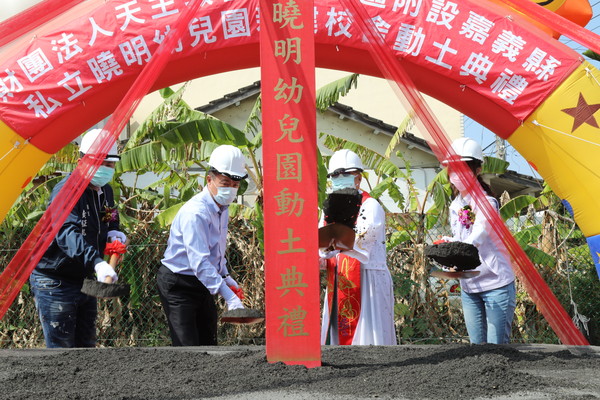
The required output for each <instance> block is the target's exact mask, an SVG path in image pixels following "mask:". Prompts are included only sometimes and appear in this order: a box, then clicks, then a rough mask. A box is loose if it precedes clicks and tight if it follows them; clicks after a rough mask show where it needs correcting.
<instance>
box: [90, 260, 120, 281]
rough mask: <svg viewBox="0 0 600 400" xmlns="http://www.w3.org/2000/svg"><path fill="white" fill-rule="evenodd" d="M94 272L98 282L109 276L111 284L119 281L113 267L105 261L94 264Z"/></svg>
mask: <svg viewBox="0 0 600 400" xmlns="http://www.w3.org/2000/svg"><path fill="white" fill-rule="evenodd" d="M94 270H95V271H96V277H97V279H98V282H104V280H105V279H106V277H107V276H110V277H111V278H112V280H113V282H116V281H117V280H118V279H119V277H118V276H117V273H116V272H115V270H114V269H113V267H111V266H110V264H109V263H107V262H106V261H102V262H99V263H98V264H96V265H95V266H94Z"/></svg>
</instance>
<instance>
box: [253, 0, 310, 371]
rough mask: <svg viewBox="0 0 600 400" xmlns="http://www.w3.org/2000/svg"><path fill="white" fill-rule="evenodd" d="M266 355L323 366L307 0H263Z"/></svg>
mask: <svg viewBox="0 0 600 400" xmlns="http://www.w3.org/2000/svg"><path fill="white" fill-rule="evenodd" d="M260 10H261V31H260V59H261V85H262V86H261V88H262V95H261V96H262V110H263V112H262V123H263V163H264V164H263V165H264V174H263V176H264V218H265V282H266V323H267V331H266V335H267V359H268V361H270V362H277V361H283V362H285V363H288V364H303V365H305V366H307V367H314V366H319V365H321V346H320V328H319V325H320V323H319V321H320V307H319V267H318V255H317V254H318V252H317V247H318V243H317V225H318V220H317V218H318V217H317V189H318V185H317V166H316V165H317V163H316V161H317V155H316V146H317V140H316V109H315V57H314V32H313V26H314V25H313V15H314V11H313V2H312V1H306V0H297V1H295V0H275V1H273V0H261V2H260Z"/></svg>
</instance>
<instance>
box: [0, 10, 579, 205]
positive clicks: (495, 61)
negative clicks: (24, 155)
mask: <svg viewBox="0 0 600 400" xmlns="http://www.w3.org/2000/svg"><path fill="white" fill-rule="evenodd" d="M261 4H262V3H261ZM264 4H265V5H271V7H270V8H273V6H274V4H278V3H270V2H265V3H264ZM279 4H281V8H282V9H281V10H279V11H273V10H268V15H270V16H271V20H269V26H270V25H272V24H277V23H279V24H280V25H282V24H285V26H284V27H283V28H281V29H282V30H284V31H286V32H287V33H289V35H288V36H286V37H283V36H282V39H281V41H280V42H277V43H271V44H270V46H271V47H270V49H271V50H270V51H272V56H273V57H275V58H276V59H277V60H278V61H279V62H280V64H281V65H285V66H304V65H306V64H307V62H308V61H309V60H308V59H307V58H306V54H305V52H304V48H305V46H308V44H307V43H304V42H306V40H303V39H302V37H303V36H297V35H296V33H298V32H302V35H307V34H308V30H310V29H309V26H310V28H312V29H314V32H315V33H314V34H315V38H316V42H317V49H319V47H320V46H325V47H323V48H322V49H321V51H322V50H323V49H326V50H325V51H326V52H328V54H323V56H324V58H326V61H327V62H328V63H329V64H330V66H336V65H337V67H339V68H344V69H353V68H357V67H358V66H361V65H362V66H364V63H368V62H369V61H368V60H352V62H351V63H349V64H348V65H339V63H338V64H335V59H334V57H335V54H331V50H330V49H332V46H335V48H336V49H337V50H340V53H341V54H343V50H344V48H354V49H364V48H365V46H368V43H367V42H365V41H364V38H363V35H362V33H361V32H360V29H359V28H358V27H357V24H356V22H355V21H353V20H352V18H350V13H349V12H348V10H346V9H345V8H344V7H343V6H342V5H341V3H340V2H339V1H336V0H318V1H315V2H314V7H313V8H311V9H310V10H309V9H308V7H306V6H305V2H300V1H298V0H296V1H293V2H291V3H289V2H286V1H282V2H281V3H279ZM311 4H313V2H311ZM360 5H361V6H362V7H364V8H365V9H366V11H367V13H368V15H369V16H370V18H371V19H372V20H373V23H374V26H375V27H376V29H377V30H378V32H379V33H381V35H383V38H384V40H385V41H386V43H387V44H388V46H389V47H390V48H391V49H392V50H393V51H394V53H395V55H396V57H397V58H399V59H405V60H406V61H407V62H410V63H411V64H413V65H415V66H417V67H418V69H416V70H414V72H413V73H414V75H415V76H414V79H415V82H420V81H423V80H426V81H436V82H447V84H446V86H443V85H438V86H439V87H437V86H436V88H435V89H436V90H438V92H442V91H444V90H449V89H448V87H449V86H448V85H451V86H452V87H453V88H455V87H456V86H459V85H460V86H461V87H463V88H469V90H472V91H474V92H476V93H478V94H480V95H481V96H482V97H485V98H486V99H488V100H490V101H491V102H492V103H493V104H494V105H495V106H496V107H499V108H502V109H504V110H506V111H507V112H508V113H509V114H510V115H512V116H514V117H515V118H516V119H518V120H523V119H525V118H526V117H527V116H528V115H529V114H530V113H531V112H533V110H534V109H535V108H536V107H537V106H538V105H539V104H540V103H541V102H542V101H543V100H544V99H545V98H546V97H547V96H548V95H549V94H550V93H551V92H552V91H553V90H554V89H555V88H556V86H557V85H558V84H559V83H560V82H561V81H562V80H563V79H564V78H565V77H566V76H568V75H569V73H571V72H572V71H573V69H574V68H575V67H576V66H577V65H579V61H578V55H577V54H576V53H574V52H573V51H571V50H570V49H568V48H566V47H565V46H563V45H562V44H560V43H557V42H556V41H555V40H552V39H551V38H547V39H546V38H544V37H541V36H540V35H539V34H537V33H536V32H534V31H532V30H531V28H528V27H524V26H521V25H520V24H519V23H518V22H517V21H516V18H517V17H515V18H508V17H507V16H506V11H505V10H501V9H499V8H496V6H495V5H492V4H488V3H487V2H485V3H484V2H476V1H469V0H460V1H458V0H454V1H451V0H360ZM185 7H186V1H185V0H110V1H108V0H107V1H106V2H105V3H104V4H103V5H101V6H99V7H96V8H94V9H93V10H92V11H90V12H89V13H88V14H85V15H82V16H80V17H78V18H73V19H72V20H69V22H68V23H66V24H64V25H61V26H56V27H54V28H48V29H46V30H45V31H42V32H41V33H40V34H36V36H35V37H32V40H31V41H30V42H29V43H28V45H27V46H25V47H24V48H23V49H20V50H18V51H13V50H11V51H10V54H9V55H7V56H6V57H0V58H1V60H2V61H1V63H0V119H1V120H2V122H4V123H6V124H7V125H8V126H9V127H10V128H11V129H13V130H14V131H15V132H16V133H17V134H19V135H20V136H22V137H23V138H28V139H30V141H31V143H32V144H34V145H35V146H37V147H38V148H40V149H42V150H43V151H46V152H48V153H50V154H53V153H55V152H56V151H58V150H59V149H61V148H62V147H64V145H66V144H67V143H68V142H70V141H71V139H72V138H71V137H68V138H64V139H63V136H64V135H65V132H69V133H71V132H73V131H74V130H75V131H77V132H76V134H80V133H81V132H82V131H83V130H85V129H87V128H89V127H90V126H91V125H93V124H94V123H96V122H97V121H98V120H100V119H102V118H104V117H106V116H107V115H108V114H110V113H111V112H112V111H113V110H114V107H116V105H117V104H118V102H119V99H120V98H122V95H123V94H124V93H126V92H127V89H128V87H129V85H130V84H131V81H132V80H133V79H134V78H135V77H136V76H137V75H138V74H139V73H140V71H141V69H142V68H143V67H144V66H145V65H146V64H147V63H148V61H149V60H150V59H151V57H152V55H153V53H154V52H155V50H156V48H157V47H158V45H159V44H160V43H161V42H162V41H163V40H164V37H165V34H166V33H167V32H169V31H170V29H171V26H172V24H174V23H175V21H176V19H177V17H178V16H179V14H180V13H181V12H182V10H184V9H185ZM291 9H296V10H302V14H298V15H297V16H296V15H294V14H293V13H292V12H291V11H288V10H291ZM277 13H279V14H281V16H278V15H277ZM265 15H267V14H265ZM284 15H285V18H289V16H288V15H292V16H294V17H295V18H294V20H293V21H292V22H286V21H287V20H285V19H284ZM273 18H275V19H276V20H281V21H280V22H274V21H273ZM65 20H67V18H65ZM297 21H302V22H303V25H301V24H300V23H299V22H297ZM263 22H264V21H263ZM300 26H302V29H298V28H299V27H300ZM260 28H261V18H260V15H259V0H203V1H202V3H201V5H200V10H199V12H198V13H197V15H196V16H195V17H194V18H193V19H192V21H191V22H190V24H189V26H188V27H187V30H186V33H185V35H184V37H182V39H181V41H180V42H179V43H178V45H177V46H176V48H175V49H174V50H173V56H172V61H171V63H170V64H169V65H167V67H166V68H165V72H164V74H163V75H161V77H160V79H159V83H157V86H156V87H155V88H154V89H158V88H160V87H163V86H166V85H169V84H173V83H176V82H181V81H185V80H188V79H192V78H194V77H197V76H199V75H202V74H204V73H206V69H208V70H209V71H211V73H212V72H221V71H223V70H230V69H235V68H237V67H242V66H243V67H247V66H252V62H249V60H253V59H255V56H254V55H253V54H254V53H255V52H256V45H257V43H258V41H259V31H260ZM273 33H274V32H273ZM311 45H313V44H311ZM337 50H336V52H337ZM250 53H252V54H250ZM2 55H4V54H2ZM219 57H220V58H222V59H221V60H220V61H219V60H216V58H219ZM238 63H239V64H238ZM333 64H335V65H333ZM373 70H374V73H376V68H374V69H373ZM292 78H295V79H296V81H293V80H291V79H292ZM300 79H303V78H302V77H299V76H296V77H290V81H289V82H282V84H281V85H282V86H281V93H280V94H279V96H280V97H283V96H287V97H286V98H285V100H288V103H287V105H290V103H293V104H296V103H295V101H296V100H298V99H300V98H302V99H304V97H305V96H306V93H303V92H302V91H301V90H300V88H301V87H302V85H301V84H300V83H299V80H300ZM283 85H285V86H283ZM286 91H287V93H286ZM433 94H434V95H435V94H436V93H433ZM437 94H438V95H440V96H441V97H442V98H443V97H444V96H443V95H444V93H437ZM218 95H219V94H215V96H218ZM436 97H438V96H436ZM288 114H289V113H288ZM280 119H282V118H280ZM296 119H299V118H298V117H297V116H295V115H292V114H289V115H288V117H287V119H285V120H283V119H282V123H283V124H284V125H285V126H286V129H294V124H295V123H296ZM288 132H290V131H288ZM297 132H299V131H297ZM292 133H293V134H297V133H296V131H295V132H292ZM74 136H76V135H74ZM296 139H298V137H296V136H292V140H296ZM292 194H293V193H292Z"/></svg>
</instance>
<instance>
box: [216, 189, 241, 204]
mask: <svg viewBox="0 0 600 400" xmlns="http://www.w3.org/2000/svg"><path fill="white" fill-rule="evenodd" d="M237 191H238V188H234V187H218V186H217V194H215V195H213V199H215V201H216V202H217V203H219V204H220V205H222V206H228V205H230V204H231V203H232V202H233V200H235V197H236V196H237Z"/></svg>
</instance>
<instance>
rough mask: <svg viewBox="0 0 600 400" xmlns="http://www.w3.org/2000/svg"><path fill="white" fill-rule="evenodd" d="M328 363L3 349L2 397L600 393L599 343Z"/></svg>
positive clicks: (388, 351)
mask: <svg viewBox="0 0 600 400" xmlns="http://www.w3.org/2000/svg"><path fill="white" fill-rule="evenodd" d="M322 364H323V365H322V366H321V367H317V368H310V369H308V368H305V367H304V366H299V365H295V366H288V365H284V364H283V363H273V364H270V363H267V362H266V359H265V349H264V347H262V346H254V347H210V348H206V347H202V348H201V347H194V348H192V347H184V348H164V347H163V348H115V349H74V350H47V349H32V350H0V387H1V388H2V390H1V391H0V399H11V400H19V399H86V400H87V399H90V400H93V399H123V400H125V399H127V400H130V399H208V398H215V399H221V400H226V399H236V400H241V399H266V400H269V399H284V400H286V399H287V400H300V399H311V400H314V399H336V400H346V399H347V400H349V399H372V398H383V399H391V398H394V399H447V400H452V399H461V400H462V399H487V398H493V399H573V400H575V399H600V349H598V347H583V348H571V349H568V348H567V347H566V346H558V345H554V346H552V345H530V346H527V345H508V346H494V345H477V346H471V345H440V346H344V347H342V346H329V347H323V354H322Z"/></svg>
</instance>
